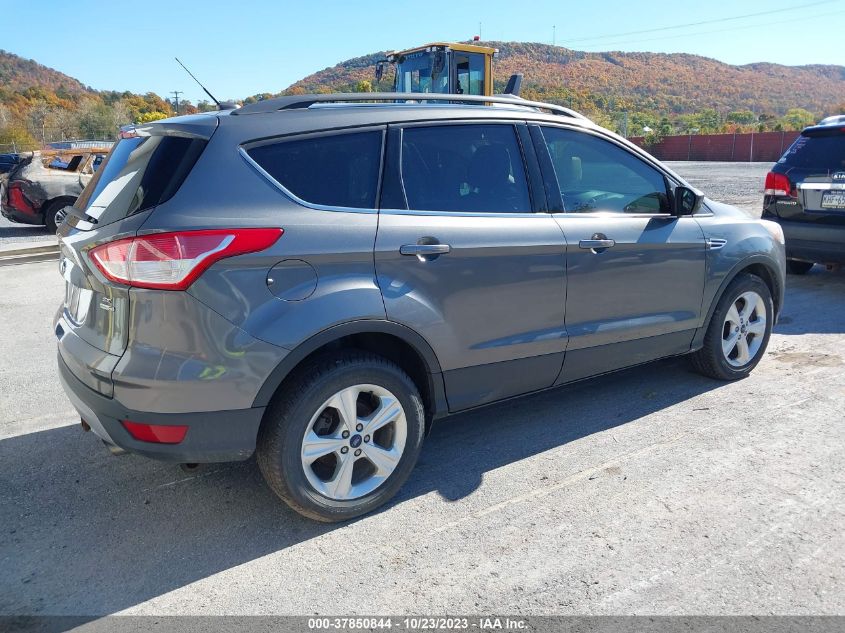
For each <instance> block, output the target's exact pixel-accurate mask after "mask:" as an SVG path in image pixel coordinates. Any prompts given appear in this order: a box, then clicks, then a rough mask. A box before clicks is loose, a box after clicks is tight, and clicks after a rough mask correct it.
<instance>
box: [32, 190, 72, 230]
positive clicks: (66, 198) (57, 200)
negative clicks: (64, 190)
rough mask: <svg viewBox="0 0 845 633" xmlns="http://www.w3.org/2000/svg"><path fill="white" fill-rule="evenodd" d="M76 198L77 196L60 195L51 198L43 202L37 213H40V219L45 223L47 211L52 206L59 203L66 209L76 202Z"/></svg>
mask: <svg viewBox="0 0 845 633" xmlns="http://www.w3.org/2000/svg"><path fill="white" fill-rule="evenodd" d="M77 198H78V196H68V195H65V194H60V195H58V196H53V197H52V198H49V199H47V200H45V201H44V203H43V204H42V205H41V208H40V209H39V211H40V212H41V219H42V220H43V221H44V222H45V223H46V221H47V211H49V210H50V208H51V207H52V206H53V205H55V204H57V203H60V202H64V204H63V205H62V207H68V206H71V205H72V204H73V203H74V202H76V199H77ZM62 207H59V208H62Z"/></svg>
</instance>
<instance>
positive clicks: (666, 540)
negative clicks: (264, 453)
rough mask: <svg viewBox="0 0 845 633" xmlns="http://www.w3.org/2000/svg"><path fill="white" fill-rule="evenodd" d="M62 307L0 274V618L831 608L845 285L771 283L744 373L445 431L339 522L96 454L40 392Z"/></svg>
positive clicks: (43, 271)
mask: <svg viewBox="0 0 845 633" xmlns="http://www.w3.org/2000/svg"><path fill="white" fill-rule="evenodd" d="M62 292H63V289H62V282H61V279H60V277H59V274H58V271H57V269H56V265H55V263H52V262H47V263H37V264H26V265H21V266H8V267H4V268H0V315H2V323H3V327H2V328H0V350H2V352H0V385H2V389H0V535H2V539H0V614H78V615H105V614H114V613H119V614H128V613H132V614H155V615H166V614H176V613H179V614H223V613H225V614H335V615H350V614H402V613H416V614H432V613H436V614H456V613H476V614H487V613H511V614H665V615H671V614H759V615H763V614H845V578H843V570H845V528H843V526H845V516H843V508H845V273H842V272H836V271H826V270H824V269H822V268H821V267H816V268H815V269H814V270H813V271H811V273H810V274H809V275H807V276H805V277H790V278H789V280H788V289H787V296H786V306H785V309H784V312H783V316H782V318H781V321H780V324H779V325H778V326H777V328H776V329H775V333H774V334H773V336H772V340H771V344H770V347H769V352H768V354H767V355H766V357H765V358H764V359H763V361H762V362H761V364H760V365H759V367H758V368H757V370H756V371H755V372H754V373H753V374H752V376H751V377H750V378H748V379H746V380H742V381H739V382H736V383H730V384H725V383H720V382H716V381H713V380H709V379H707V378H703V377H701V376H699V375H697V374H694V373H692V372H691V371H690V370H689V369H688V368H687V366H686V363H685V361H684V360H683V359H674V360H669V361H661V362H658V363H653V364H650V365H646V366H643V367H640V368H636V369H631V370H627V371H624V372H621V373H617V374H614V375H611V376H606V377H603V378H599V379H594V380H592V381H587V382H583V383H579V384H576V385H572V386H570V387H566V388H563V389H560V390H557V391H552V392H546V393H544V394H541V395H536V396H532V397H528V398H523V399H520V400H516V401H511V402H508V403H505V404H501V405H497V406H493V407H488V408H486V409H480V410H478V411H475V412H472V413H468V414H464V415H461V416H456V417H454V418H452V419H449V420H446V421H444V422H442V423H440V424H438V425H436V426H435V428H434V430H433V432H432V435H431V436H430V437H429V438H428V439H427V441H426V444H425V446H424V449H423V453H422V456H421V459H420V462H419V464H418V466H417V468H416V470H415V471H414V473H413V474H412V476H411V479H410V480H409V482H408V483H407V484H406V485H405V486H404V488H403V489H402V491H401V492H400V494H399V496H398V497H397V498H396V499H395V500H394V501H393V502H392V503H390V504H389V505H388V506H386V507H385V508H383V509H381V510H380V511H378V512H377V513H375V514H373V515H370V516H367V517H364V518H362V519H359V520H356V521H352V522H350V523H347V524H342V525H322V524H316V523H313V522H311V521H308V520H306V519H304V518H301V517H300V516H299V515H297V514H295V513H294V512H292V511H290V510H288V509H287V507H286V506H284V505H283V504H282V503H281V502H279V501H278V500H277V499H276V498H275V497H274V496H273V494H272V492H271V491H270V490H269V489H268V487H267V486H266V485H265V484H264V483H263V481H262V479H261V476H260V473H259V472H258V469H257V467H256V464H255V462H254V460H250V461H247V462H242V463H235V464H222V465H210V466H202V467H201V468H200V469H199V470H197V471H194V472H190V473H187V472H183V471H182V470H180V469H179V468H178V467H177V466H174V465H172V464H165V463H159V462H155V461H150V460H147V459H144V458H141V457H136V456H129V455H127V456H121V457H115V456H112V455H111V454H109V452H108V451H107V450H106V449H105V447H103V446H102V444H100V442H99V441H98V440H97V439H96V437H95V436H93V435H92V434H91V433H84V432H83V431H82V430H81V428H80V425H79V421H78V417H77V416H76V414H75V413H74V411H73V409H72V407H71V406H70V404H69V402H68V401H67V399H66V398H65V396H64V395H63V393H62V391H61V387H60V386H59V382H58V378H57V374H56V367H55V341H54V337H53V333H52V326H51V324H52V316H53V314H54V312H55V310H56V308H57V307H58V305H59V303H60V301H61V298H62Z"/></svg>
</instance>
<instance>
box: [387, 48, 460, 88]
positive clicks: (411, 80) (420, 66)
mask: <svg viewBox="0 0 845 633" xmlns="http://www.w3.org/2000/svg"><path fill="white" fill-rule="evenodd" d="M440 54H441V55H442V56H443V57H442V58H441V60H440V61H439V62H438V63H437V64H436V66H437V67H438V68H436V69H435V70H434V72H432V65H433V62H434V61H435V56H436V55H437V53H429V52H428V51H418V52H416V53H409V54H408V55H403V56H402V57H400V58H399V62H398V63H397V65H396V92H434V93H441V92H442V93H445V92H449V73H448V71H447V68H448V66H447V65H446V63H445V53H443V52H441V53H440ZM438 71H439V72H438Z"/></svg>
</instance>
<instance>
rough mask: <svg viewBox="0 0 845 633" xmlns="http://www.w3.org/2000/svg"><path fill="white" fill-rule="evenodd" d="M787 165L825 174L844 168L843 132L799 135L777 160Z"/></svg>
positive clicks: (844, 146)
mask: <svg viewBox="0 0 845 633" xmlns="http://www.w3.org/2000/svg"><path fill="white" fill-rule="evenodd" d="M778 162H779V163H785V164H786V165H787V166H789V167H798V168H800V169H806V170H811V171H813V172H818V173H821V174H824V175H827V174H828V172H834V171H843V170H845V133H843V132H840V131H839V130H837V131H836V132H835V133H827V134H824V135H819V136H804V135H801V136H799V137H798V138H797V139H795V142H794V143H793V144H792V145H791V146H790V148H789V149H788V150H786V153H785V154H784V155H783V157H782V158H781V159H780V160H779V161H778Z"/></svg>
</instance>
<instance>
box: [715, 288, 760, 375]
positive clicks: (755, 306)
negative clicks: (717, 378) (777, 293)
mask: <svg viewBox="0 0 845 633" xmlns="http://www.w3.org/2000/svg"><path fill="white" fill-rule="evenodd" d="M765 336H766V303H765V302H764V301H763V297H761V296H760V295H758V294H757V293H756V292H753V291H748V292H743V293H742V294H741V295H739V296H738V297H737V298H736V299H735V300H734V302H733V303H732V304H731V307H730V308H729V309H728V313H727V315H726V316H725V322H724V324H723V326H722V353H723V354H724V356H725V360H727V361H728V364H729V365H731V366H732V367H744V366H745V365H747V364H748V363H750V362H751V361H752V360H753V359H754V358H755V357H756V356H757V354H758V353H759V352H760V348H761V347H762V345H763V340H764V339H765Z"/></svg>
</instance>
